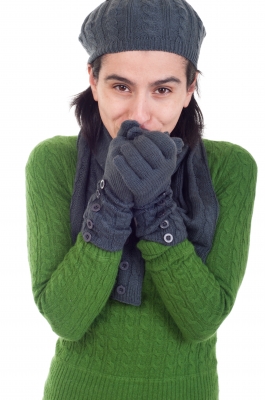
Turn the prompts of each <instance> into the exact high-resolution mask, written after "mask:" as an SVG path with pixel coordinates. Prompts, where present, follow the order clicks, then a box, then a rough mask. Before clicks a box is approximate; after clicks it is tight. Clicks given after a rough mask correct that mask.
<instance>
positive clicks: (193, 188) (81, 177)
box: [70, 126, 219, 306]
mask: <svg viewBox="0 0 265 400" xmlns="http://www.w3.org/2000/svg"><path fill="white" fill-rule="evenodd" d="M172 139H173V140H174V138H172ZM110 141H111V136H110V135H109V133H108V131H107V130H106V129H105V127H104V126H103V127H102V131H101V136H100V145H99V146H98V149H97V151H96V152H92V151H91V150H90V149H89V146H88V143H87V141H86V139H85V138H84V136H83V135H82V134H81V132H80V133H79V136H78V140H77V168H76V175H75V181H74V189H73V195H72V201H71V206H70V219H71V234H72V240H73V243H75V241H76V238H77V235H78V233H79V232H80V231H81V226H82V222H83V214H84V212H85V209H86V206H87V202H88V200H89V198H90V196H91V195H92V194H93V193H95V191H96V188H97V182H98V181H100V180H101V179H102V176H103V174H104V168H105V160H106V157H107V152H108V147H109V144H110ZM171 187H172V191H173V199H174V201H175V202H176V204H177V207H178V211H179V212H180V214H181V216H182V218H183V221H184V223H185V225H186V229H187V233H188V240H189V241H190V242H192V244H193V245H194V248H195V251H196V253H197V255H198V256H199V257H200V258H201V259H202V261H203V262H205V261H206V258H207V255H208V253H209V251H210V250H211V247H212V242H213V237H214V233H215V228H216V223H217V219H218V214H219V205H218V201H217V198H216V195H215V192H214V189H213V185H212V180H211V175H210V171H209V167H208V163H207V157H206V151H205V148H204V145H203V142H202V141H201V140H200V141H199V142H198V143H197V145H196V146H195V147H194V148H193V149H190V148H189V147H188V146H187V145H185V146H184V147H183V150H182V152H181V153H180V154H179V155H178V158H177V167H176V171H175V173H174V175H173V176H172V179H171ZM132 228H133V229H132V234H131V235H130V237H129V239H128V240H127V242H126V243H125V245H124V248H123V253H122V258H121V264H120V265H122V262H123V261H128V260H129V264H130V268H127V269H124V268H119V271H118V273H117V279H116V284H115V286H114V288H113V292H112V294H111V297H112V298H113V299H115V300H117V301H120V302H123V303H126V304H131V305H135V306H138V305H140V304H141V291H142V282H143V278H144V268H145V267H144V260H143V258H142V256H141V253H140V251H139V250H138V248H137V247H136V244H137V241H138V239H137V238H136V236H135V232H134V227H133V226H132ZM120 285H124V286H125V287H126V288H127V290H126V293H125V294H122V295H121V294H120V293H119V291H118V290H116V288H117V287H119V286H120Z"/></svg>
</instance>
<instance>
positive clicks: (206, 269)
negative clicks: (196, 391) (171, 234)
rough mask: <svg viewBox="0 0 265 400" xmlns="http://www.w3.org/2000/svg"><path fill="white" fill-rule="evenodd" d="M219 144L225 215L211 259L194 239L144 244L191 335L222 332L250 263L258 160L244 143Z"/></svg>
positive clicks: (156, 277) (216, 170) (218, 179)
mask: <svg viewBox="0 0 265 400" xmlns="http://www.w3.org/2000/svg"><path fill="white" fill-rule="evenodd" d="M216 150H217V152H218V155H217V158H216V159H215V160H214V159H212V160H211V159H210V160H209V161H210V170H211V172H212V178H213V183H214V186H215V191H216V195H217V198H218V200H219V204H220V215H219V220H218V224H217V229H216V233H215V237H214V242H213V247H212V249H211V252H210V254H209V255H208V257H207V260H206V263H205V264H203V262H202V261H201V259H200V258H199V257H198V256H197V255H196V253H195V250H194V247H193V245H192V243H190V242H189V241H188V240H185V241H183V242H181V243H180V244H178V245H175V246H172V247H166V246H164V245H162V244H159V243H153V242H149V241H141V242H139V244H138V246H139V248H140V250H141V252H142V255H143V257H144V259H145V261H146V268H148V269H149V270H150V271H151V274H152V278H153V281H154V283H155V285H156V287H157V290H158V292H159V293H160V296H161V298H162V300H163V302H164V304H165V305H166V307H167V309H168V311H169V312H170V314H171V316H172V318H173V319H174V321H175V323H176V324H177V325H178V327H179V329H180V330H181V332H182V334H183V336H184V337H185V339H186V340H190V341H203V340H206V339H208V338H209V337H210V336H212V335H213V334H214V333H215V332H216V330H217V329H218V327H219V326H220V324H221V323H222V322H223V320H224V319H225V318H226V316H227V315H228V314H229V312H230V311H231V309H232V307H233V304H234V302H235V298H236V294H237V291H238V288H239V286H240V284H241V281H242V279H243V276H244V272H245V267H246V263H247V255H248V247H249V235H250V223H251V216H252V208H253V202H254V196H255V183H256V164H255V162H254V160H253V159H252V157H251V156H250V155H249V154H248V153H247V152H246V151H245V150H243V149H241V148H239V147H238V146H233V145H230V146H227V147H224V146H222V145H219V148H218V146H217V149H216ZM222 151H224V153H225V154H222ZM211 161H212V164H211ZM216 165H217V167H216Z"/></svg>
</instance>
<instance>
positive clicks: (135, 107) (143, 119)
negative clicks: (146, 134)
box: [129, 93, 151, 129]
mask: <svg viewBox="0 0 265 400" xmlns="http://www.w3.org/2000/svg"><path fill="white" fill-rule="evenodd" d="M129 114H130V118H129V119H133V120H135V121H137V122H139V124H140V126H141V128H143V129H148V128H147V124H148V122H149V121H150V119H151V110H150V101H149V99H148V96H147V95H146V94H144V93H142V94H138V95H137V96H134V98H133V101H132V102H131V104H130V111H129Z"/></svg>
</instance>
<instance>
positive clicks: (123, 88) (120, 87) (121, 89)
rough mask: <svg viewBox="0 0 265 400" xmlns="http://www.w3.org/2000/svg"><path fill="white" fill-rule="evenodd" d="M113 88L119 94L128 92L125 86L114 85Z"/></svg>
mask: <svg viewBox="0 0 265 400" xmlns="http://www.w3.org/2000/svg"><path fill="white" fill-rule="evenodd" d="M114 88H115V89H117V90H119V91H120V92H126V91H127V90H128V88H127V86H125V85H115V86H114Z"/></svg>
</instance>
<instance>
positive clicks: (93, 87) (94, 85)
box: [87, 64, 98, 101]
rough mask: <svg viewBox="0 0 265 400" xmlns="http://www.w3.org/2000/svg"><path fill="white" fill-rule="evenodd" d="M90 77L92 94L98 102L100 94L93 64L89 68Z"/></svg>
mask: <svg viewBox="0 0 265 400" xmlns="http://www.w3.org/2000/svg"><path fill="white" fill-rule="evenodd" d="M87 71H88V76H89V83H90V87H91V90H92V94H93V97H94V100H95V101H98V92H97V80H96V79H95V77H94V75H93V70H92V66H91V64H88V66H87Z"/></svg>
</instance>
